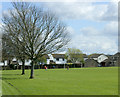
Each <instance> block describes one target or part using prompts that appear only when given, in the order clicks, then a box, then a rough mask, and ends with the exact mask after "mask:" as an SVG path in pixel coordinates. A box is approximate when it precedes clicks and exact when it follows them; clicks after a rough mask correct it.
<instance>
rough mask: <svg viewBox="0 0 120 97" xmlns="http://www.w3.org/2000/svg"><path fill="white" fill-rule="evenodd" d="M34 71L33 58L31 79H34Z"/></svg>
mask: <svg viewBox="0 0 120 97" xmlns="http://www.w3.org/2000/svg"><path fill="white" fill-rule="evenodd" d="M33 73H34V62H33V60H32V61H31V73H30V79H33V78H34V77H33Z"/></svg>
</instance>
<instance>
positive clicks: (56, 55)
mask: <svg viewBox="0 0 120 97" xmlns="http://www.w3.org/2000/svg"><path fill="white" fill-rule="evenodd" d="M52 56H53V57H54V58H65V54H52Z"/></svg>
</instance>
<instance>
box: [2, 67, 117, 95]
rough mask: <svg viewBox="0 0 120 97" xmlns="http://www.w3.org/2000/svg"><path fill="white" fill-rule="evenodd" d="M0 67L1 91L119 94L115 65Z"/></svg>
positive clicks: (12, 92) (3, 92)
mask: <svg viewBox="0 0 120 97" xmlns="http://www.w3.org/2000/svg"><path fill="white" fill-rule="evenodd" d="M20 74H21V70H6V71H2V94H3V95H118V68H117V67H96V68H74V69H69V70H67V69H48V70H47V71H45V70H43V69H37V70H35V71H34V79H29V75H30V70H26V74H25V75H20Z"/></svg>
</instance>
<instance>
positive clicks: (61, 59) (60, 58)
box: [50, 54, 67, 64]
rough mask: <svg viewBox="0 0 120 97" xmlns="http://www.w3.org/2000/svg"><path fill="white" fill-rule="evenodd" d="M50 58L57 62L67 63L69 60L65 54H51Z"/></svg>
mask: <svg viewBox="0 0 120 97" xmlns="http://www.w3.org/2000/svg"><path fill="white" fill-rule="evenodd" d="M50 60H53V62H55V64H65V63H66V62H67V60H66V59H65V54H51V56H50Z"/></svg>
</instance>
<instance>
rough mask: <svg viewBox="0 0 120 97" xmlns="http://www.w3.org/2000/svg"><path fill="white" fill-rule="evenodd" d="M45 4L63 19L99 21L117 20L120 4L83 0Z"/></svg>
mask: <svg viewBox="0 0 120 97" xmlns="http://www.w3.org/2000/svg"><path fill="white" fill-rule="evenodd" d="M45 6H47V7H48V8H50V9H51V10H52V11H55V13H56V14H57V15H59V16H60V17H61V18H62V19H89V20H95V21H96V20H97V21H101V20H102V21H108V20H109V21H116V20H117V19H116V18H117V15H118V11H117V9H118V5H117V3H114V2H109V3H108V4H92V2H89V3H81V2H72V3H71V2H62V3H46V4H45Z"/></svg>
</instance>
